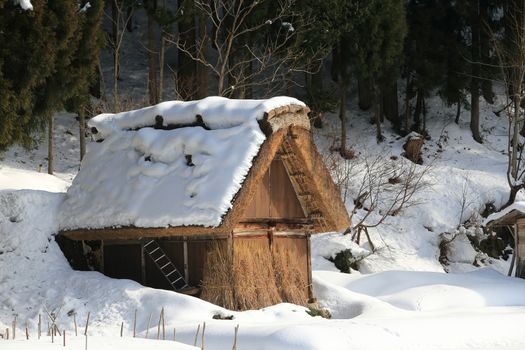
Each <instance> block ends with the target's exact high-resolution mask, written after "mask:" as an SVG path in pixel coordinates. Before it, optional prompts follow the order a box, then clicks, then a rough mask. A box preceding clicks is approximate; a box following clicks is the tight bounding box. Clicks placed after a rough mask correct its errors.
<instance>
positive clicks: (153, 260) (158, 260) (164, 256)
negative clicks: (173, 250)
mask: <svg viewBox="0 0 525 350" xmlns="http://www.w3.org/2000/svg"><path fill="white" fill-rule="evenodd" d="M165 256H166V255H164V254H162V255H161V256H160V257H159V258H158V259H155V260H153V261H155V262H157V261H159V260H160V259H162V258H163V257H165Z"/></svg>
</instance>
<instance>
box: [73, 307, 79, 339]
mask: <svg viewBox="0 0 525 350" xmlns="http://www.w3.org/2000/svg"><path fill="white" fill-rule="evenodd" d="M73 324H74V325H75V337H76V336H78V333H77V313H76V312H75V313H74V314H73Z"/></svg>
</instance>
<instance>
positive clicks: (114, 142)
mask: <svg viewBox="0 0 525 350" xmlns="http://www.w3.org/2000/svg"><path fill="white" fill-rule="evenodd" d="M307 112H308V109H307V107H306V106H305V105H304V103H302V102H301V101H298V100H296V99H293V98H289V97H275V98H271V99H268V100H230V99H226V98H222V97H208V98H205V99H203V100H199V101H190V102H181V101H172V102H163V103H160V104H158V105H155V106H152V107H147V108H143V109H139V110H134V111H129V112H123V113H118V114H101V115H99V116H97V117H95V118H93V119H92V120H91V121H90V122H89V126H90V127H91V128H92V130H93V133H94V134H95V138H96V139H97V141H99V142H97V143H93V144H92V145H90V148H89V151H88V153H87V154H86V157H85V158H84V160H83V162H82V167H81V170H80V172H79V174H78V175H77V177H76V178H75V179H74V181H73V184H72V185H71V187H70V188H69V190H68V192H67V197H66V199H65V201H64V203H63V205H62V210H61V213H62V215H61V228H62V229H63V230H71V229H76V228H106V227H115V226H133V227H167V226H188V225H197V226H205V227H217V226H219V225H220V224H221V221H222V219H223V216H224V215H225V214H226V213H227V211H228V210H229V209H230V208H231V207H232V202H233V200H234V198H235V196H236V194H237V192H238V191H239V189H240V188H241V186H242V184H243V181H244V179H245V177H246V176H247V174H248V172H249V170H250V168H251V167H252V162H253V160H254V158H255V157H256V156H257V155H258V153H259V150H260V148H261V145H262V144H263V143H264V141H265V139H266V137H267V135H269V134H271V133H272V132H275V131H277V130H278V129H280V128H281V127H284V126H290V125H291V124H293V125H294V126H299V127H302V128H306V129H308V128H309V123H308V118H307ZM273 115H279V117H278V118H277V117H275V118H273V119H272V116H273Z"/></svg>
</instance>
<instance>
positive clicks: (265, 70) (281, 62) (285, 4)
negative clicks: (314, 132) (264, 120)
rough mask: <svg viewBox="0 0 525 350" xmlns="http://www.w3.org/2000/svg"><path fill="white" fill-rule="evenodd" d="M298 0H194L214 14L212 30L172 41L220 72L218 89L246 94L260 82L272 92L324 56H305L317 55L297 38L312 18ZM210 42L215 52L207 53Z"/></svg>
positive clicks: (209, 16) (202, 13) (201, 10)
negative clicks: (190, 38)
mask: <svg viewBox="0 0 525 350" xmlns="http://www.w3.org/2000/svg"><path fill="white" fill-rule="evenodd" d="M295 3H296V1H295V0H281V1H278V2H270V1H269V0H260V1H248V0H195V2H194V6H195V9H196V11H197V13H199V16H200V17H202V18H207V19H208V20H209V23H210V30H208V31H204V30H201V31H200V32H199V35H198V37H197V38H196V40H195V41H188V40H184V38H181V37H180V36H178V37H177V36H172V37H171V39H170V41H171V42H173V43H174V44H175V45H176V46H177V48H178V49H179V51H181V52H183V53H185V54H186V55H187V56H189V57H191V59H192V60H194V61H195V62H197V63H199V64H201V65H203V66H205V67H206V68H207V69H208V70H209V71H210V72H211V74H212V75H213V76H215V78H216V80H217V85H216V93H217V94H218V95H220V96H228V97H231V96H239V97H243V96H244V95H246V93H247V92H246V91H250V90H251V89H252V88H255V87H264V88H265V92H266V94H272V93H273V92H275V91H276V90H277V89H281V88H283V87H285V86H287V85H289V83H290V77H291V76H292V75H293V73H294V72H304V71H306V70H307V69H308V67H311V66H315V65H311V64H310V63H311V61H312V60H316V59H320V58H322V57H313V58H311V59H310V60H309V61H308V60H305V59H304V57H311V56H312V55H311V53H307V52H306V49H303V48H301V45H299V44H298V40H299V38H300V37H301V33H302V32H303V31H304V30H305V28H306V27H307V26H308V21H307V19H305V18H302V17H301V15H300V14H298V13H295V12H294V5H295ZM275 5H277V6H275ZM208 46H210V47H211V48H213V49H214V50H215V52H214V53H207V51H208V50H207V48H208ZM314 56H315V55H314ZM248 94H250V92H248Z"/></svg>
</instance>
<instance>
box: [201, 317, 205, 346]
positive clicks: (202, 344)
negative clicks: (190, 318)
mask: <svg viewBox="0 0 525 350" xmlns="http://www.w3.org/2000/svg"><path fill="white" fill-rule="evenodd" d="M205 330H206V322H203V323H202V338H201V350H204V331H205Z"/></svg>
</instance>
